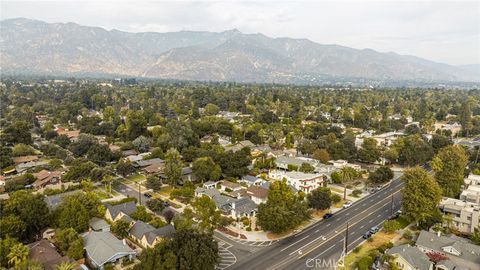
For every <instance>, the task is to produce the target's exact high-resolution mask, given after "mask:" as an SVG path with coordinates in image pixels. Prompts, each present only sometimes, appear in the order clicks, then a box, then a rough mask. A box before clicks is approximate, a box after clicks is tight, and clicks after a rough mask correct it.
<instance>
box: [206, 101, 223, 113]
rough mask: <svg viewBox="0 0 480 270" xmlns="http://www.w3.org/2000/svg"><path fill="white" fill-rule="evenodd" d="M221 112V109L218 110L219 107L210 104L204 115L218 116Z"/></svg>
mask: <svg viewBox="0 0 480 270" xmlns="http://www.w3.org/2000/svg"><path fill="white" fill-rule="evenodd" d="M219 111H220V108H218V106H217V105H215V104H212V103H208V104H207V105H206V106H205V108H204V114H205V115H216V114H218V112H219Z"/></svg>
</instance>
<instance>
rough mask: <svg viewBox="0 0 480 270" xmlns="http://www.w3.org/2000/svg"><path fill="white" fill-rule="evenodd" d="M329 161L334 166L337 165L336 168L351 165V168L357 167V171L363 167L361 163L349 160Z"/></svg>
mask: <svg viewBox="0 0 480 270" xmlns="http://www.w3.org/2000/svg"><path fill="white" fill-rule="evenodd" d="M329 163H331V164H332V165H333V167H335V168H336V169H341V168H343V167H350V168H352V169H355V170H357V171H359V170H361V169H362V167H361V166H360V165H357V164H351V163H348V161H346V160H343V159H339V160H330V161H329Z"/></svg>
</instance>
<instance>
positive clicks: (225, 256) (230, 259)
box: [216, 241, 237, 270]
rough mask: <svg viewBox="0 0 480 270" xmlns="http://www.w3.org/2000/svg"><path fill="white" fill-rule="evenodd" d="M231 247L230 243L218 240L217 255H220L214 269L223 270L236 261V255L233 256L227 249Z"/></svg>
mask: <svg viewBox="0 0 480 270" xmlns="http://www.w3.org/2000/svg"><path fill="white" fill-rule="evenodd" d="M231 247H232V245H231V244H228V243H226V242H223V241H218V255H220V262H219V263H218V265H217V267H216V269H219V270H224V269H227V268H228V267H230V266H232V265H233V264H235V263H236V262H237V257H235V255H233V253H232V252H230V250H228V249H229V248H231Z"/></svg>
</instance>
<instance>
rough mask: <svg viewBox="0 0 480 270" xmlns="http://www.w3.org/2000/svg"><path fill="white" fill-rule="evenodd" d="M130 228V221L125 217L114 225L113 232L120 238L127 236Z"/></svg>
mask: <svg viewBox="0 0 480 270" xmlns="http://www.w3.org/2000/svg"><path fill="white" fill-rule="evenodd" d="M129 229H130V223H129V222H128V221H126V220H124V219H119V220H117V221H115V223H113V225H112V232H113V233H114V234H116V235H117V236H118V237H120V238H125V237H127V235H128V230H129Z"/></svg>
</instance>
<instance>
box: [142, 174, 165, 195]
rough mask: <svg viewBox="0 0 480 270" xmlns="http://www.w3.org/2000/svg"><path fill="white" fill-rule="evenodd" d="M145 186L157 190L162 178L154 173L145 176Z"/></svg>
mask: <svg viewBox="0 0 480 270" xmlns="http://www.w3.org/2000/svg"><path fill="white" fill-rule="evenodd" d="M145 186H146V187H147V188H148V189H151V190H153V191H155V192H157V191H159V190H160V189H161V188H162V180H160V178H159V177H158V176H155V175H148V176H147V183H146V184H145Z"/></svg>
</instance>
